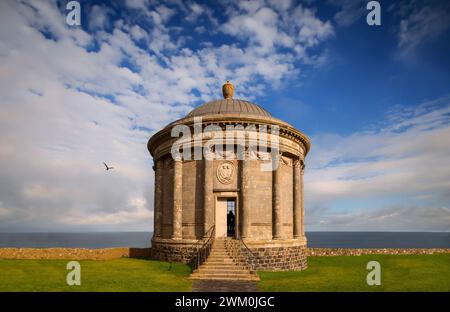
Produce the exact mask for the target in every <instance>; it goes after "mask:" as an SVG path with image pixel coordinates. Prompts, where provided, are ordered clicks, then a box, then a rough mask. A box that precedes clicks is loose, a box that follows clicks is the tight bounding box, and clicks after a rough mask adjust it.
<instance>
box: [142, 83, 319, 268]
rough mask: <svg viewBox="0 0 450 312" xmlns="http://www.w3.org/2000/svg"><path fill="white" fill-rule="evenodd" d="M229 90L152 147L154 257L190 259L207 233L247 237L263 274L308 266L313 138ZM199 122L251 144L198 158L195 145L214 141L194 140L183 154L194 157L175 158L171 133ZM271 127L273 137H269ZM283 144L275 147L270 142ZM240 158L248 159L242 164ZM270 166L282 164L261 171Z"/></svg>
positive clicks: (158, 137)
mask: <svg viewBox="0 0 450 312" xmlns="http://www.w3.org/2000/svg"><path fill="white" fill-rule="evenodd" d="M229 88H231V89H229ZM223 93H224V99H221V100H215V101H211V102H208V103H206V104H203V105H201V106H199V107H198V108H196V109H194V110H193V111H192V112H190V113H189V114H188V115H187V116H186V117H184V118H182V119H180V120H177V121H175V122H173V123H171V124H169V125H168V126H166V127H165V128H164V129H162V130H161V131H159V132H158V133H156V134H155V135H154V136H152V137H151V138H150V140H149V142H148V149H149V151H150V153H151V155H152V156H153V160H154V170H155V203H154V235H153V238H152V255H153V257H154V258H156V259H161V260H170V261H181V262H188V261H189V259H190V258H191V257H192V255H193V252H194V251H195V250H196V249H197V248H199V246H201V245H202V244H203V242H204V241H205V240H206V239H207V238H208V237H209V236H211V235H214V236H216V237H219V236H227V235H228V236H229V237H230V238H234V239H242V240H243V241H244V242H245V244H246V245H247V246H248V248H249V249H250V250H252V251H253V252H254V254H255V255H257V257H256V259H253V260H252V261H254V262H255V264H256V265H257V267H258V268H259V269H267V270H290V269H303V268H305V267H306V265H307V264H306V252H305V248H306V237H305V231H304V204H303V203H304V201H303V173H304V167H305V166H304V159H305V156H306V154H307V153H308V151H309V148H310V141H309V139H308V138H307V137H306V136H305V135H304V134H303V133H301V132H300V131H298V130H297V129H295V128H294V127H292V126H291V125H289V124H288V123H286V122H284V121H282V120H279V119H276V118H274V117H272V116H271V115H270V114H269V113H268V112H267V111H265V110H264V109H263V108H261V107H260V106H258V105H256V104H253V103H250V102H248V101H243V100H237V99H233V98H232V94H233V90H232V85H230V84H225V85H224V88H223ZM199 118H201V124H200V126H198V123H197V129H196V130H197V131H201V132H202V131H205V127H207V126H210V125H215V126H216V128H217V127H220V129H223V130H225V129H226V127H227V126H228V127H230V126H233V127H234V129H235V130H234V132H233V134H234V136H235V138H237V137H239V138H245V141H244V142H245V144H246V145H245V146H244V147H243V148H242V145H238V144H237V143H238V142H237V139H236V140H235V142H233V144H234V145H233V147H232V148H230V146H228V154H227V153H225V152H223V153H219V151H220V149H218V148H217V146H215V147H213V150H214V151H216V152H217V154H216V155H221V156H222V158H224V159H217V157H216V158H215V159H212V160H206V159H205V157H202V159H198V160H194V159H193V158H194V147H195V146H197V147H198V146H203V147H204V146H205V144H206V142H207V141H208V139H210V138H211V137H210V136H209V137H208V136H203V137H200V139H198V137H192V138H191V140H192V141H191V143H192V148H191V149H190V150H189V152H188V151H187V150H186V149H184V150H183V152H184V155H186V153H189V154H190V155H191V160H187V159H174V157H173V154H172V153H171V151H172V148H173V146H174V143H175V142H176V141H177V140H178V139H179V137H178V136H176V137H172V135H171V133H172V129H173V128H174V127H177V126H180V125H182V126H187V127H189V129H190V130H191V133H194V122H195V121H197V122H198V121H199ZM249 126H250V128H249ZM251 127H254V128H251ZM248 129H253V130H252V131H249V130H248ZM266 129H268V131H267V132H268V133H267V134H266V132H263V130H264V131H265V130H266ZM273 129H278V130H277V131H278V133H279V135H278V138H277V140H272V136H273V137H275V135H276V133H274V132H275V131H273ZM264 135H267V138H268V139H269V140H268V142H267V144H265V145H264V144H262V145H264V146H262V145H261V144H260V143H261V142H260V141H258V144H259V146H258V149H256V150H255V149H251V148H249V146H250V145H251V142H250V141H252V140H255V138H258V139H259V138H260V137H259V136H261V137H263V136H264ZM269 141H270V142H269ZM277 141H278V144H277V146H276V149H275V148H274V145H273V144H272V143H273V142H277ZM224 143H225V141H224ZM253 143H254V142H253ZM240 148H241V149H240ZM223 150H226V147H223ZM239 153H240V154H239ZM275 153H276V154H275ZM250 154H251V155H250ZM239 155H244V156H245V157H243V159H236V158H239ZM274 155H277V157H275V156H274ZM230 156H233V157H231V158H234V159H229V158H230ZM241 158H242V157H241ZM272 161H273V162H274V163H275V162H276V163H277V164H278V165H275V167H274V168H276V170H265V169H263V168H267V167H268V165H269V164H271V162H272ZM227 207H228V209H230V207H232V208H233V209H234V210H233V212H234V214H235V221H234V224H233V225H234V232H233V233H231V234H230V233H227V219H226V214H227ZM212 229H214V233H213V231H212Z"/></svg>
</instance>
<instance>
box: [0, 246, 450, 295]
mask: <svg viewBox="0 0 450 312" xmlns="http://www.w3.org/2000/svg"><path fill="white" fill-rule="evenodd" d="M372 260H376V261H378V262H379V263H380V265H381V286H368V285H367V283H366V276H367V273H368V272H369V270H367V269H366V265H367V263H368V262H369V261H372ZM67 262H68V261H66V260H0V291H190V290H191V288H192V284H191V281H190V280H188V279H187V277H188V276H189V274H190V268H189V267H188V266H187V265H183V264H173V265H172V268H171V269H170V270H169V266H170V265H169V263H167V262H160V261H150V260H138V259H127V258H123V259H117V260H108V261H93V260H84V261H79V262H80V264H81V286H68V285H66V275H67V273H68V272H69V271H68V270H67V269H66V264H67ZM259 275H260V277H261V281H260V283H259V288H260V289H261V290H263V291H450V254H435V255H363V256H336V257H309V258H308V269H306V270H305V271H297V272H276V273H275V272H273V273H271V272H259Z"/></svg>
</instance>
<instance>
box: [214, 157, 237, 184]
mask: <svg viewBox="0 0 450 312" xmlns="http://www.w3.org/2000/svg"><path fill="white" fill-rule="evenodd" d="M234 171H235V167H234V164H233V163H232V162H231V161H224V162H222V163H220V164H219V166H217V172H216V175H217V180H219V182H220V183H222V184H230V183H231V180H232V179H233V176H234Z"/></svg>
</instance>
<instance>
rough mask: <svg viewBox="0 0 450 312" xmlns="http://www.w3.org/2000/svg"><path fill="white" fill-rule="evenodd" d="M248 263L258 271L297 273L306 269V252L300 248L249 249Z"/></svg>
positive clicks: (303, 248)
mask: <svg viewBox="0 0 450 312" xmlns="http://www.w3.org/2000/svg"><path fill="white" fill-rule="evenodd" d="M251 251H252V253H253V254H254V255H255V257H253V258H252V259H251V260H250V259H249V260H250V261H251V262H252V264H253V266H254V267H255V268H256V269H257V270H259V271H299V270H304V269H306V268H307V267H308V263H307V250H306V248H305V247H302V246H292V247H260V248H254V249H251Z"/></svg>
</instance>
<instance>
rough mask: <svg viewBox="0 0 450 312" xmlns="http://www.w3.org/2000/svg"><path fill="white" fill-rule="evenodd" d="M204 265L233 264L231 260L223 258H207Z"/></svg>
mask: <svg viewBox="0 0 450 312" xmlns="http://www.w3.org/2000/svg"><path fill="white" fill-rule="evenodd" d="M204 263H218V264H220V263H222V264H223V263H235V262H234V261H233V259H223V258H208V259H206V261H205V262H204Z"/></svg>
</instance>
